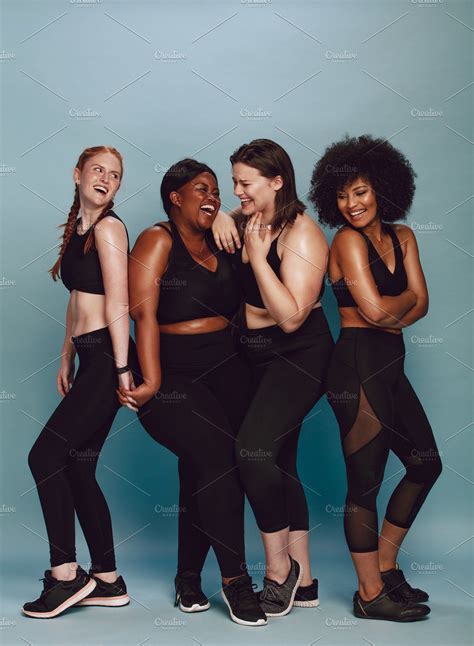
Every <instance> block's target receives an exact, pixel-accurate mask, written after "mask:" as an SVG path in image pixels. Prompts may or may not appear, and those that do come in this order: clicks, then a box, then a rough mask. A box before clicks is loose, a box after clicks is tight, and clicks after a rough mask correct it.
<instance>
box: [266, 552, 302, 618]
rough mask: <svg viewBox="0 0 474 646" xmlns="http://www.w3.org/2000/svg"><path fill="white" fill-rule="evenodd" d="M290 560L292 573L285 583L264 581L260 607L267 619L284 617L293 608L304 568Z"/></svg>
mask: <svg viewBox="0 0 474 646" xmlns="http://www.w3.org/2000/svg"><path fill="white" fill-rule="evenodd" d="M289 558H290V572H289V574H288V576H287V578H286V581H284V582H283V583H277V582H276V581H272V579H267V577H264V579H263V590H262V591H261V592H260V594H259V597H260V606H261V608H262V610H263V612H264V613H265V614H266V615H267V617H283V616H284V615H287V614H288V613H289V612H290V610H291V609H292V607H293V604H294V599H295V594H296V590H297V589H298V587H299V584H300V582H301V579H302V578H303V568H302V567H301V565H300V564H299V563H298V561H295V559H293V558H291V556H290V557H289Z"/></svg>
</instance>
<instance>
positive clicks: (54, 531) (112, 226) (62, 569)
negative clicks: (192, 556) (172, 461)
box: [23, 146, 134, 618]
mask: <svg viewBox="0 0 474 646" xmlns="http://www.w3.org/2000/svg"><path fill="white" fill-rule="evenodd" d="M122 175H123V160H122V156H121V155H120V153H119V152H118V151H117V150H116V149H115V148H110V147H106V146H96V147H93V148H86V150H84V151H83V152H82V154H81V155H80V157H79V160H78V162H77V164H76V167H75V169H74V182H75V185H76V186H75V194H74V202H73V204H72V207H71V209H70V212H69V216H68V219H67V222H66V223H65V225H63V226H64V233H63V237H62V244H61V248H60V253H59V258H58V259H57V261H56V263H55V264H54V266H53V267H52V268H51V270H50V272H51V274H52V277H53V279H54V280H57V279H58V278H59V277H60V278H61V279H62V282H63V283H64V285H65V287H66V288H67V289H68V290H69V291H70V297H69V302H68V306H67V316H66V334H65V339H64V345H63V348H62V352H61V365H60V369H59V372H58V376H57V388H58V391H59V393H60V395H61V397H62V400H61V402H60V404H59V406H58V407H57V408H56V410H55V411H54V413H53V414H52V416H51V417H50V418H49V420H48V421H47V423H46V424H45V426H44V428H43V430H42V432H41V433H40V435H39V437H38V438H37V440H36V442H35V444H34V446H33V448H32V449H31V451H30V454H29V456H28V462H29V465H30V468H31V471H32V474H33V477H34V479H35V481H36V484H37V488H38V494H39V497H40V501H41V507H42V510H43V515H44V518H45V524H46V529H47V533H48V540H49V543H50V561H51V570H46V572H45V577H44V579H43V580H44V590H43V593H42V594H41V596H40V597H39V598H38V599H37V600H36V601H33V602H30V603H26V604H25V606H24V607H23V613H24V614H26V615H28V616H30V617H36V618H52V617H56V616H57V615H59V614H60V613H62V612H64V610H67V608H69V607H70V606H72V605H75V604H79V605H99V606H123V605H126V604H128V603H129V598H128V595H127V589H126V586H125V583H124V581H123V579H122V577H121V576H120V577H117V573H116V565H115V556H114V541H113V536H112V525H111V519H110V512H109V508H108V506H107V502H106V500H105V498H104V495H103V493H102V491H101V489H100V487H99V484H98V483H97V480H96V477H95V471H96V467H97V461H98V459H99V455H100V451H101V449H102V446H103V444H104V442H105V440H106V438H107V434H108V432H109V430H110V428H111V426H112V423H113V421H114V418H115V415H116V413H117V411H118V410H119V409H120V402H119V400H118V397H117V393H116V388H117V386H118V385H119V384H120V385H121V386H123V387H125V388H130V386H131V384H132V383H133V380H132V375H131V372H130V370H129V368H128V365H127V364H128V360H129V353H132V354H133V350H134V344H133V340H132V339H131V338H130V336H129V318H128V281H127V266H128V234H127V229H126V227H125V225H124V223H123V222H122V221H121V220H120V218H119V217H118V216H117V215H116V214H115V213H114V212H113V211H112V207H113V204H114V203H113V199H114V196H115V194H116V192H117V191H118V189H119V188H120V182H121V180H122ZM78 215H79V216H80V217H79V218H78ZM76 354H77V355H78V357H79V370H78V372H77V374H76V375H74V371H75V369H74V359H75V355H76ZM129 407H131V406H129ZM75 514H77V517H78V519H79V522H80V524H81V527H82V530H83V532H84V536H85V538H86V541H87V544H88V547H89V551H90V557H91V570H90V573H89V574H86V572H84V570H82V568H81V567H80V566H78V565H77V563H76V548H75V527H74V525H75Z"/></svg>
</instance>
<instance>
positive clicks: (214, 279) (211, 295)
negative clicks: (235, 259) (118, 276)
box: [155, 220, 239, 323]
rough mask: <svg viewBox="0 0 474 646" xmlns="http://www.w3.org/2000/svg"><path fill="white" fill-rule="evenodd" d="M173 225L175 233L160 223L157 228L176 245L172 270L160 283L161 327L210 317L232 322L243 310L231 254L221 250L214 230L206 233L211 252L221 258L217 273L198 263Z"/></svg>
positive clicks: (169, 263) (173, 246) (170, 266)
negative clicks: (234, 316)
mask: <svg viewBox="0 0 474 646" xmlns="http://www.w3.org/2000/svg"><path fill="white" fill-rule="evenodd" d="M169 223H170V225H171V230H170V229H169V228H168V227H167V226H165V225H164V224H162V223H160V222H157V223H156V224H155V226H158V227H161V228H163V229H165V230H166V231H168V233H169V234H170V236H171V239H172V241H173V242H172V247H171V250H170V257H169V262H168V267H167V269H166V271H165V273H164V274H163V276H162V278H161V281H160V298H159V303H158V311H157V313H156V316H157V319H158V323H179V322H181V321H191V320H192V319H199V318H207V317H209V316H224V317H225V318H228V319H231V318H232V316H233V315H234V314H235V313H236V311H237V310H238V307H239V287H238V282H237V276H236V273H235V270H234V268H233V266H232V263H231V260H230V258H229V257H228V255H227V252H225V251H220V250H219V249H218V248H217V246H216V244H215V242H214V237H213V235H212V231H211V229H209V230H208V231H206V240H207V243H208V245H209V248H210V250H211V252H212V254H213V255H215V256H216V258H217V268H216V270H215V271H214V272H213V271H211V270H210V269H207V268H206V267H204V265H202V264H201V263H199V262H197V261H196V260H194V258H193V257H192V256H191V254H190V253H189V251H188V249H187V248H186V245H185V244H184V241H183V239H182V238H181V235H180V233H179V231H178V227H177V226H176V224H175V223H174V222H173V220H169Z"/></svg>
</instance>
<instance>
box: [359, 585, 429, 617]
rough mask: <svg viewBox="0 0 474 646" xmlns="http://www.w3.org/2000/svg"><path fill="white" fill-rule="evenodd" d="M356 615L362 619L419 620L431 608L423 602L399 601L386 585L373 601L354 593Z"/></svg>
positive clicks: (427, 613)
mask: <svg viewBox="0 0 474 646" xmlns="http://www.w3.org/2000/svg"><path fill="white" fill-rule="evenodd" d="M353 602H354V615H355V616H356V617H360V618H361V619H384V620H385V621H418V620H419V619H423V617H426V615H429V613H430V608H429V607H428V606H425V605H423V604H421V603H404V602H402V601H397V600H396V599H394V598H393V597H392V596H391V594H390V593H389V592H388V591H387V589H386V587H385V586H384V587H383V588H382V590H381V591H380V593H379V594H378V595H377V596H376V597H375V598H374V599H371V601H364V600H363V599H362V597H361V596H360V594H359V593H358V592H356V593H355V594H354V599H353Z"/></svg>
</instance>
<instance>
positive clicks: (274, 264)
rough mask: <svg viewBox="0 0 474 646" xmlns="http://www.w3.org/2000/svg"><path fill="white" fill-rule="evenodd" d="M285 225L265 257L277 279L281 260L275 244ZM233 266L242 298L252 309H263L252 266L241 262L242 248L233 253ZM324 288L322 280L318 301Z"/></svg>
mask: <svg viewBox="0 0 474 646" xmlns="http://www.w3.org/2000/svg"><path fill="white" fill-rule="evenodd" d="M287 224H288V222H286V223H285V225H284V226H283V227H282V229H281V231H280V233H279V234H278V235H277V237H276V238H275V239H274V240H273V241H272V244H271V246H270V250H269V252H268V255H267V262H268V264H269V265H270V267H271V268H272V269H273V271H274V272H275V274H276V276H277V277H278V278H280V265H281V260H280V257H279V256H278V253H277V244H278V238H279V237H280V236H281V234H282V232H283V229H284V228H285V227H286V225H287ZM235 266H236V268H237V273H238V276H239V279H240V285H241V289H242V292H243V298H244V300H245V302H246V303H248V304H249V305H253V306H254V307H261V308H263V309H265V305H264V302H263V300H262V297H261V295H260V290H259V288H258V284H257V281H256V279H255V274H254V273H253V269H252V265H251V264H250V262H244V261H243V260H242V247H240V249H237V250H236V252H235ZM324 287H325V285H324V280H323V282H322V285H321V291H320V292H319V296H318V301H320V300H321V298H322V296H323V294H324ZM318 301H317V302H318Z"/></svg>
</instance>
